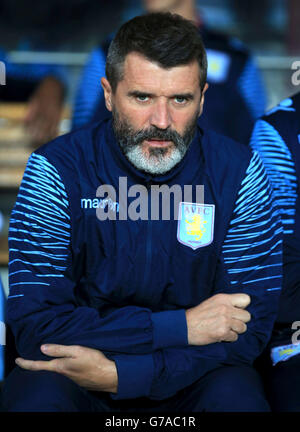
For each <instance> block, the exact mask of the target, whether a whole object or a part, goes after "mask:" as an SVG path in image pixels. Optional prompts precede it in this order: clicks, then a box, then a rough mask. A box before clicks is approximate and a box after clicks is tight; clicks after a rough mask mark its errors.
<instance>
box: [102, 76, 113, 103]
mask: <svg viewBox="0 0 300 432" xmlns="http://www.w3.org/2000/svg"><path fill="white" fill-rule="evenodd" d="M101 85H102V88H103V91H104V98H105V105H106V108H107V109H108V111H112V101H111V98H112V89H111V85H110V84H109V81H108V80H107V79H106V78H104V77H103V78H101Z"/></svg>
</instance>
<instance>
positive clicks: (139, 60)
mask: <svg viewBox="0 0 300 432" xmlns="http://www.w3.org/2000/svg"><path fill="white" fill-rule="evenodd" d="M123 81H124V84H125V85H127V86H130V87H131V86H138V87H142V88H143V87H149V91H150V89H151V88H152V87H163V88H166V89H170V90H171V89H172V90H175V89H176V91H193V90H195V89H196V87H198V86H199V64H198V62H197V61H196V60H194V61H192V62H191V63H189V64H187V65H180V66H175V67H171V68H164V67H162V66H161V65H159V64H158V63H156V62H154V61H151V60H149V59H147V58H146V57H145V56H143V55H141V54H139V53H136V52H132V53H129V54H128V55H127V56H126V58H125V62H124V73H123Z"/></svg>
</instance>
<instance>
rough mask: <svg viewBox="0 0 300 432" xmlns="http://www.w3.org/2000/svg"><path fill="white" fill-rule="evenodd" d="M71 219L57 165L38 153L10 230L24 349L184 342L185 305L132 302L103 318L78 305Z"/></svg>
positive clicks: (10, 316) (12, 304) (147, 348)
mask: <svg viewBox="0 0 300 432" xmlns="http://www.w3.org/2000/svg"><path fill="white" fill-rule="evenodd" d="M70 224H71V215H70V210H69V205H68V197H67V194H66V191H65V188H64V185H63V183H62V180H61V178H60V176H59V174H58V172H57V170H56V169H55V167H54V166H53V165H52V164H50V163H49V162H48V161H47V159H46V158H45V157H44V156H41V155H37V154H35V153H33V154H32V155H31V157H30V159H29V161H28V164H27V167H26V170H25V173H24V177H23V180H22V184H21V186H20V190H19V193H18V197H17V201H16V204H15V206H14V209H13V211H12V215H11V220H10V229H9V249H10V251H9V254H10V257H9V258H10V260H9V296H8V299H7V323H8V324H9V325H10V327H11V329H12V331H13V333H14V335H15V339H16V345H17V349H18V351H19V354H20V355H22V356H23V357H25V358H32V359H37V358H44V356H43V354H42V353H41V352H40V345H41V344H42V343H46V342H48V343H59V344H65V345H83V346H87V347H90V348H95V349H99V350H102V351H103V352H105V353H110V352H117V353H124V352H126V353H149V352H152V351H153V350H155V349H159V348H162V347H167V346H172V345H174V346H176V345H185V344H186V343H187V329H186V319H185V311H184V310H176V311H166V312H158V313H152V312H151V310H150V309H147V308H142V307H136V306H126V307H122V308H118V309H116V310H113V311H112V312H111V313H109V314H105V316H101V314H100V313H99V311H98V310H97V309H95V308H92V307H86V306H79V305H78V303H77V301H76V296H75V294H74V290H75V288H76V287H75V282H74V281H72V280H71V279H70V278H69V277H67V276H66V269H67V265H68V264H70V262H71V261H70V260H72V256H71V252H70V247H69V246H70V241H71V239H70ZM171 327H172V328H173V327H175V328H176V332H174V333H173V332H171ZM171 333H172V335H171V336H170V334H171Z"/></svg>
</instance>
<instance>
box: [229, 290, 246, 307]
mask: <svg viewBox="0 0 300 432" xmlns="http://www.w3.org/2000/svg"><path fill="white" fill-rule="evenodd" d="M230 301H231V304H232V306H235V307H238V308H242V309H245V308H246V307H247V306H248V305H249V304H250V303H251V298H250V297H249V296H248V294H241V293H238V294H231V295H230Z"/></svg>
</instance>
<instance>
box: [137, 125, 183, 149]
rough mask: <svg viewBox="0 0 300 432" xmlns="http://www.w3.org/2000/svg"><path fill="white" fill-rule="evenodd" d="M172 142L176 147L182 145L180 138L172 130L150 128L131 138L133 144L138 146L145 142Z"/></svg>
mask: <svg viewBox="0 0 300 432" xmlns="http://www.w3.org/2000/svg"><path fill="white" fill-rule="evenodd" d="M151 139H155V140H162V141H172V142H173V143H174V144H175V145H176V146H178V145H179V144H181V143H182V141H183V139H182V136H181V135H180V134H179V133H178V132H176V131H174V130H172V129H159V128H157V127H155V126H152V127H150V128H148V129H143V130H141V131H139V132H137V133H136V134H135V135H134V137H133V144H135V145H139V144H141V143H142V142H143V141H145V140H151Z"/></svg>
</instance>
